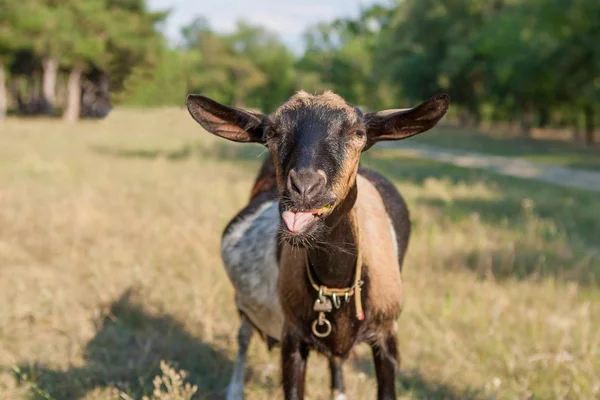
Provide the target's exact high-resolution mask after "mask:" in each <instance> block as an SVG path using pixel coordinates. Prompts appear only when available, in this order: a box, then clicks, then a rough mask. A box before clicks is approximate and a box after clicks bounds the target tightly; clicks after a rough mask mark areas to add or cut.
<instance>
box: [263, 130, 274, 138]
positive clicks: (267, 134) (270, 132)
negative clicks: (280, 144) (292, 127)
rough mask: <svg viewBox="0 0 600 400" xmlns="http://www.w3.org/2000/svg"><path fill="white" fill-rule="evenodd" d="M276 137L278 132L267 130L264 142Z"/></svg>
mask: <svg viewBox="0 0 600 400" xmlns="http://www.w3.org/2000/svg"><path fill="white" fill-rule="evenodd" d="M275 136H277V132H275V130H273V129H267V130H265V133H264V134H263V140H269V139H272V138H274V137H275Z"/></svg>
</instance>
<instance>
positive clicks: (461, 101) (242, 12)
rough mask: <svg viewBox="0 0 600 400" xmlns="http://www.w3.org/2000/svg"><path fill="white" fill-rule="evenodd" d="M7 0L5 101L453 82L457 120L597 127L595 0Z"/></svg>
mask: <svg viewBox="0 0 600 400" xmlns="http://www.w3.org/2000/svg"><path fill="white" fill-rule="evenodd" d="M2 4H3V5H2V14H0V15H1V16H0V62H1V65H2V72H1V73H0V82H1V83H0V88H1V89H0V117H1V116H2V115H4V113H5V112H6V109H7V108H8V112H9V113H10V112H14V113H17V114H20V115H24V114H27V115H35V114H42V113H48V114H52V115H60V114H62V115H63V116H64V117H65V118H67V119H74V118H76V117H77V116H78V115H79V114H81V115H83V116H90V117H102V116H104V115H105V114H106V113H107V112H108V110H109V109H110V107H111V105H119V104H124V105H137V106H164V105H181V104H182V102H183V99H184V97H185V95H186V94H187V93H190V92H202V93H204V94H206V95H208V96H212V97H214V98H215V99H216V100H218V101H221V102H225V103H227V104H235V105H238V106H247V107H254V108H259V109H261V110H264V111H265V112H270V111H272V110H273V109H274V108H275V107H276V106H277V105H279V104H280V103H282V102H283V101H284V100H285V99H287V98H288V97H289V96H290V95H291V94H292V93H293V92H294V91H296V90H298V89H304V90H307V91H311V92H314V91H321V90H323V89H325V88H330V89H333V90H334V91H336V92H338V93H339V94H340V95H342V96H343V97H344V98H346V99H347V100H348V101H349V102H351V103H353V104H357V105H360V106H364V107H366V108H369V109H376V108H377V109H379V108H386V107H399V106H400V105H407V104H413V103H415V102H417V101H420V100H423V99H425V98H427V97H429V96H430V95H432V94H433V93H435V92H438V91H445V92H448V93H449V94H450V95H451V97H452V100H453V107H452V111H451V116H452V117H454V118H456V119H458V120H459V121H460V123H461V124H462V125H469V126H476V127H478V126H481V125H488V124H501V125H502V127H503V128H506V130H509V131H511V132H512V131H515V132H520V133H521V134H522V135H523V136H530V135H532V131H534V130H536V129H537V128H541V129H545V131H547V134H548V135H554V136H556V135H558V136H559V137H561V138H564V139H568V140H572V141H580V142H585V143H588V144H592V143H594V141H595V130H596V123H595V120H596V114H597V112H598V105H597V104H598V99H599V96H600V95H599V93H600V78H599V75H598V71H599V70H600V46H598V43H599V40H600V36H599V35H600V33H599V30H600V20H599V15H600V8H599V7H600V6H599V5H598V2H597V1H590V0H574V1H566V0H535V1H518V0H493V1H487V2H482V1H472V0H450V1H438V0H424V1H419V2H416V1H399V2H389V1H388V2H377V1H365V0H363V1H348V2H345V1H341V0H335V1H328V2H317V1H309V2H303V3H300V2H294V1H284V2H279V1H266V2H260V4H257V5H254V4H250V3H245V2H242V1H234V0H228V1H222V2H218V3H214V4H210V3H207V2H202V1H185V0H173V1H169V0H149V1H148V2H145V1H143V0H86V1H71V0H65V1H50V0H47V1H46V0H23V1H11V0H3V2H2ZM79 87H81V89H79ZM81 90H82V91H83V96H82V101H81V103H82V104H81V106H82V107H81V108H82V109H81V110H77V109H76V108H77V107H79V105H78V104H77V102H76V101H75V100H69V99H70V98H75V97H79V96H80V95H81V94H80V91H81ZM109 98H110V99H109ZM542 136H543V135H542Z"/></svg>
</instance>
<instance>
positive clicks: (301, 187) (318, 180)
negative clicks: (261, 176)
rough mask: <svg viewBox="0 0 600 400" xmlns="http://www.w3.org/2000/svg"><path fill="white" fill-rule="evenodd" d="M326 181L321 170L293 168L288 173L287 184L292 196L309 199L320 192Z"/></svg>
mask: <svg viewBox="0 0 600 400" xmlns="http://www.w3.org/2000/svg"><path fill="white" fill-rule="evenodd" d="M326 183H327V179H326V178H325V174H324V173H323V172H322V171H318V172H317V171H312V170H306V169H304V170H300V171H296V170H295V169H293V170H291V171H290V173H289V176H288V182H287V186H288V190H289V192H290V195H291V196H292V197H297V198H299V199H302V200H304V201H310V200H313V199H314V198H315V197H316V196H318V195H319V193H321V191H322V190H323V188H325V184H326Z"/></svg>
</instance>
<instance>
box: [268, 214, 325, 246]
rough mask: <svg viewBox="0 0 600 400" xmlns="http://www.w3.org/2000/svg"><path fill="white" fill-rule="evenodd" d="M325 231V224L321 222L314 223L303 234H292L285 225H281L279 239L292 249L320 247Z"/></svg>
mask: <svg viewBox="0 0 600 400" xmlns="http://www.w3.org/2000/svg"><path fill="white" fill-rule="evenodd" d="M325 230H326V229H325V224H323V221H321V220H317V221H314V222H313V223H312V224H311V226H309V227H307V228H306V229H305V230H303V231H301V232H291V231H290V230H288V229H287V228H286V226H285V224H281V225H280V226H279V232H280V233H279V237H280V240H281V241H282V242H283V243H286V244H289V245H291V246H292V247H301V248H313V247H318V242H319V240H320V238H321V237H322V236H323V234H324V232H325Z"/></svg>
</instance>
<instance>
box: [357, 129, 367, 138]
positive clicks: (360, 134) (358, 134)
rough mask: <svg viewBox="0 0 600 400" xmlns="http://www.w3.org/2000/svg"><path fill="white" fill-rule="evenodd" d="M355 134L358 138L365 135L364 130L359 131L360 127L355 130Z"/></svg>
mask: <svg viewBox="0 0 600 400" xmlns="http://www.w3.org/2000/svg"><path fill="white" fill-rule="evenodd" d="M355 134H356V136H358V137H359V138H361V137H364V136H365V131H361V130H360V129H359V130H357V131H356V132H355Z"/></svg>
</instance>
